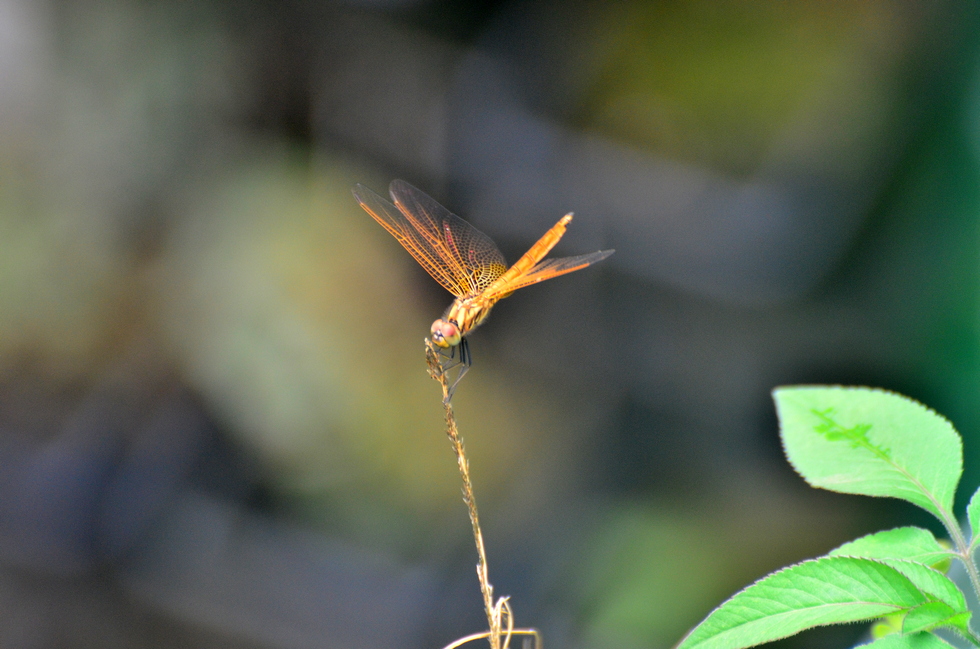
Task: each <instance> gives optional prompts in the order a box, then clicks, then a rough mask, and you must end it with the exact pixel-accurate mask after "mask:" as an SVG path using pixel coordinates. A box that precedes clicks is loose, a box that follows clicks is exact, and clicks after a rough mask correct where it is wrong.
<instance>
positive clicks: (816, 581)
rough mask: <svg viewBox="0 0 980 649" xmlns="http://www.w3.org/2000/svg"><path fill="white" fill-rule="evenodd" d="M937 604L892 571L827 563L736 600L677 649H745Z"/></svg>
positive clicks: (843, 561) (849, 560) (837, 560)
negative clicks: (804, 632) (816, 629)
mask: <svg viewBox="0 0 980 649" xmlns="http://www.w3.org/2000/svg"><path fill="white" fill-rule="evenodd" d="M929 601H933V598H931V597H929V596H927V595H925V594H924V593H923V592H922V591H920V590H919V589H918V588H916V586H915V584H914V583H912V581H911V580H909V578H908V577H906V576H905V575H903V574H902V573H901V572H899V571H898V570H896V569H895V568H893V567H891V566H887V565H885V564H884V563H881V562H878V561H874V560H871V559H860V558H853V557H823V558H820V559H814V560H812V561H805V562H803V563H800V564H797V565H795V566H790V567H789V568H784V569H783V570H780V571H779V572H776V573H773V574H771V575H769V576H767V577H764V578H762V579H761V580H759V581H757V582H756V583H754V584H752V585H751V586H749V587H748V588H746V589H745V590H743V591H741V592H739V593H737V594H735V595H733V596H732V597H731V598H730V599H729V600H728V601H726V602H724V603H723V604H722V605H721V606H719V607H718V608H716V609H715V610H714V611H713V612H712V613H711V614H710V615H709V616H708V617H707V618H705V620H704V621H703V622H701V624H699V625H698V626H696V627H695V628H694V629H693V630H692V631H691V632H690V633H689V634H688V635H687V637H685V638H684V640H683V641H682V642H681V644H680V645H679V646H678V648H677V649H695V648H697V649H741V648H743V647H751V646H754V645H757V644H762V643H763V642H769V641H771V640H778V639H780V638H785V637H787V636H791V635H793V634H795V633H798V632H800V631H802V630H804V629H808V628H811V627H815V626H821V625H824V624H835V623H840V622H857V621H860V620H870V619H874V618H878V617H882V616H884V615H888V614H890V613H897V612H901V611H907V610H910V609H913V608H915V607H917V606H921V605H922V604H925V603H927V602H929Z"/></svg>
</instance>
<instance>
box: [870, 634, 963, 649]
mask: <svg viewBox="0 0 980 649" xmlns="http://www.w3.org/2000/svg"><path fill="white" fill-rule="evenodd" d="M860 647H861V649H953V645H951V644H949V643H948V642H946V641H945V640H943V639H942V638H940V637H938V636H935V635H933V634H931V633H928V632H924V633H910V634H908V635H900V634H898V633H893V634H891V635H886V636H884V637H882V638H879V639H877V640H875V641H874V642H870V643H868V644H864V645H860ZM855 649H856V648H855Z"/></svg>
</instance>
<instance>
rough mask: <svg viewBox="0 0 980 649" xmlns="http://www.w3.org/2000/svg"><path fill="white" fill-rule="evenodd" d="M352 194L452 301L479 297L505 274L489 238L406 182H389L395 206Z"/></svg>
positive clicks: (366, 193)
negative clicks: (439, 285)
mask: <svg viewBox="0 0 980 649" xmlns="http://www.w3.org/2000/svg"><path fill="white" fill-rule="evenodd" d="M353 191H354V197H355V198H356V199H357V201H358V203H360V204H361V207H362V208H364V210H365V211H366V212H367V213H368V214H370V215H371V216H372V217H374V220H375V221H377V222H378V223H380V224H381V225H382V227H384V228H385V229H386V230H388V232H390V233H391V234H392V235H393V236H394V237H395V239H397V240H398V242H399V243H400V244H401V245H402V247H404V248H405V250H407V251H408V252H409V254H411V255H412V257H414V258H415V260H416V261H417V262H419V264H420V265H421V266H422V268H424V269H425V270H426V272H428V273H429V275H431V276H432V278H433V279H435V280H436V281H437V282H439V284H441V285H442V286H443V288H445V289H446V290H447V291H449V292H450V293H452V294H453V295H455V296H456V297H463V296H466V295H473V294H475V293H479V292H480V291H482V290H483V289H484V288H486V287H487V286H489V285H490V284H492V283H493V281H494V280H495V279H497V278H498V277H499V276H500V275H502V274H503V273H504V271H505V270H506V267H507V266H506V261H505V260H504V256H503V254H502V253H501V252H500V250H499V249H498V248H497V246H496V244H494V242H493V240H492V239H490V237H488V236H487V235H485V234H483V233H482V232H480V231H479V230H477V229H476V228H474V227H473V226H472V225H470V224H469V223H467V222H466V221H464V220H463V219H461V218H459V217H458V216H456V215H455V214H453V213H452V212H450V211H449V210H447V209H446V208H445V207H443V206H442V205H440V204H439V203H438V202H436V201H435V200H434V199H433V198H431V197H430V196H428V195H427V194H425V193H424V192H423V191H421V190H419V189H417V188H415V187H413V186H412V185H410V184H408V183H407V182H405V181H403V180H395V181H392V183H391V185H390V187H389V192H390V194H391V197H392V199H393V200H394V201H395V203H394V205H393V204H391V203H390V202H388V201H387V200H385V199H384V198H382V197H381V196H379V195H378V194H376V193H375V192H373V191H371V190H370V189H368V188H367V187H365V186H364V185H360V184H358V185H355V186H354V190H353Z"/></svg>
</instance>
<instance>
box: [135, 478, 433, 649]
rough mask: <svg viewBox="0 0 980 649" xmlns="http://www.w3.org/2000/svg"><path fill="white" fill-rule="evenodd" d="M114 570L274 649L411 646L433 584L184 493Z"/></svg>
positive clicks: (176, 607)
mask: <svg viewBox="0 0 980 649" xmlns="http://www.w3.org/2000/svg"><path fill="white" fill-rule="evenodd" d="M121 578H122V580H123V583H124V584H125V586H126V588H127V589H128V590H129V591H130V592H131V593H133V594H134V595H135V596H136V597H137V598H138V599H140V600H141V601H143V602H145V603H148V604H150V605H151V606H153V607H154V608H156V609H159V610H164V611H167V612H169V613H170V614H171V615H174V616H175V617H177V618H179V619H182V620H185V621H189V622H192V623H194V624H198V625H202V626H203V627H204V628H208V629H216V630H219V631H222V632H225V633H228V634H229V635H231V636H233V637H238V638H242V639H245V640H247V641H249V642H254V643H256V644H257V645H259V646H263V647H269V648H276V649H279V648H282V649H305V648H307V647H347V648H349V649H361V648H363V649H368V648H371V647H382V646H383V647H414V646H417V644H418V643H417V639H418V637H419V634H420V633H421V632H422V630H423V629H424V628H425V624H426V623H427V621H428V616H429V615H430V614H431V613H429V612H428V611H427V607H429V606H431V603H432V601H433V595H434V589H433V587H434V585H435V582H434V580H433V579H432V577H431V576H430V575H429V574H428V573H427V572H426V571H424V570H422V569H420V568H414V567H407V566H404V565H399V564H398V562H397V561H396V560H395V559H393V558H392V557H390V556H388V555H384V554H380V553H373V552H371V551H368V550H365V549H361V548H356V547H352V546H350V545H348V544H345V543H343V542H341V541H332V540H328V539H325V538H324V537H323V536H321V535H319V534H316V533H313V532H309V531H304V530H301V529H299V528H291V527H290V526H288V525H285V524H283V523H282V522H281V521H274V520H263V519H262V518H260V517H257V516H255V515H254V514H249V513H247V512H245V511H244V510H242V509H241V508H240V507H237V506H235V505H232V504H230V503H226V502H223V501H221V500H217V499H214V498H212V497H208V496H207V495H204V494H200V493H194V492H193V491H188V492H185V494H184V495H183V497H182V498H181V500H180V501H179V503H177V505H176V506H175V507H173V508H172V509H171V510H170V512H169V515H168V516H167V518H166V520H165V521H163V522H162V523H161V525H160V526H159V528H158V533H157V534H156V535H155V536H154V538H153V542H152V544H151V545H150V546H149V547H147V548H146V549H145V550H144V552H142V553H141V555H140V557H139V560H138V561H135V562H133V563H132V564H130V565H129V566H128V567H127V569H126V571H125V572H124V573H123V574H122V575H121Z"/></svg>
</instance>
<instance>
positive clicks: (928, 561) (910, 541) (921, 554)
mask: <svg viewBox="0 0 980 649" xmlns="http://www.w3.org/2000/svg"><path fill="white" fill-rule="evenodd" d="M828 555H829V556H832V557H865V558H867V559H908V560H910V561H917V562H918V563H921V564H924V565H927V566H930V567H932V568H935V567H936V566H937V565H939V564H941V563H943V562H946V561H948V560H949V559H950V558H951V557H953V553H952V552H950V551H949V550H947V549H946V548H944V547H943V546H942V545H941V544H940V543H939V541H937V540H936V537H935V536H933V534H932V532H930V531H929V530H925V529H922V528H921V527H896V528H895V529H893V530H885V531H884V532H875V533H874V534H868V535H867V536H862V537H861V538H859V539H855V540H853V541H851V542H849V543H845V544H844V545H842V546H840V547H837V548H834V549H833V550H831V551H830V552H829V553H828ZM940 572H944V571H942V570H940Z"/></svg>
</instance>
